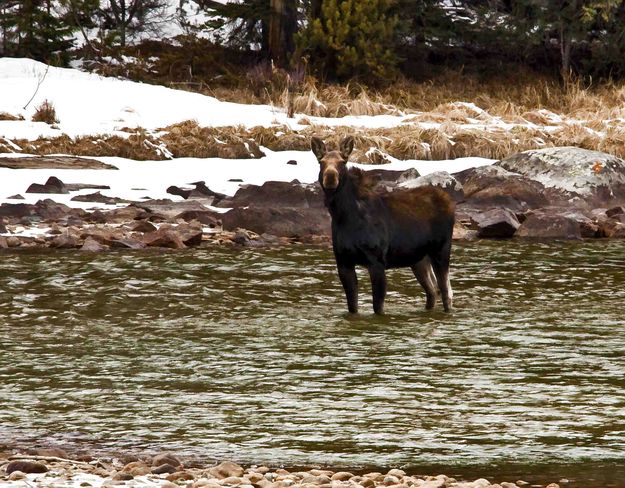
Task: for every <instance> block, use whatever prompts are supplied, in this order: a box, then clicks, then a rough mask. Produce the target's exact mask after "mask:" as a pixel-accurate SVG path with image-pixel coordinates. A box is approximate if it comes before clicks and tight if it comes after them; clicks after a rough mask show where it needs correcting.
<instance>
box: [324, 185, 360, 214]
mask: <svg viewBox="0 0 625 488" xmlns="http://www.w3.org/2000/svg"><path fill="white" fill-rule="evenodd" d="M325 204H326V207H328V210H329V212H330V215H331V216H332V220H333V221H336V222H349V221H357V220H358V217H359V216H360V207H359V205H358V196H357V192H356V186H355V184H354V182H353V181H352V179H351V178H350V177H349V175H348V176H346V177H345V179H344V180H343V181H341V183H340V184H339V186H338V188H337V189H336V190H334V191H332V192H329V191H325Z"/></svg>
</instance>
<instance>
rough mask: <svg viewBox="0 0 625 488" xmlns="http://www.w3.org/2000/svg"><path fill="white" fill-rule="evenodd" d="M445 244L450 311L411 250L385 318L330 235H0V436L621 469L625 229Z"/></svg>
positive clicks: (304, 456) (365, 460)
mask: <svg viewBox="0 0 625 488" xmlns="http://www.w3.org/2000/svg"><path fill="white" fill-rule="evenodd" d="M453 261H454V263H453V265H454V267H453V274H452V283H453V286H454V291H455V305H456V309H455V311H454V312H453V313H452V314H450V315H448V314H444V313H443V312H442V310H441V309H440V308H439V307H440V305H439V306H438V307H437V310H436V311H434V312H426V311H425V310H423V305H424V300H425V298H424V296H423V294H422V292H421V290H420V289H419V287H418V285H417V284H416V281H415V280H414V277H412V275H411V273H410V272H407V271H404V270H398V271H392V272H390V273H389V296H388V298H387V305H386V310H387V315H386V316H384V317H382V318H379V317H375V316H373V315H372V313H371V311H370V309H371V306H370V296H369V286H368V283H367V282H366V281H364V279H365V276H364V274H363V273H361V274H359V276H360V278H361V283H362V286H361V295H360V301H361V311H362V313H361V314H360V315H359V316H355V317H350V316H348V315H346V314H345V313H344V309H345V305H344V299H343V294H342V290H341V289H340V285H339V283H338V278H337V277H336V274H335V270H334V262H333V258H332V256H331V253H330V252H329V251H327V250H325V249H307V248H297V247H295V248H291V249H281V250H279V251H267V250H265V251H256V250H244V251H240V250H239V251H235V250H227V249H203V250H195V251H188V252H178V253H164V254H163V253H153V254H150V253H145V252H141V253H119V254H117V253H106V254H95V255H91V254H79V253H60V252H57V253H53V254H41V253H39V254H24V253H21V254H15V253H10V254H0V346H1V349H0V444H1V443H2V439H4V441H5V443H7V442H8V443H9V444H10V443H11V442H14V443H23V444H33V443H45V442H50V443H57V444H59V445H64V446H81V445H84V446H91V447H92V448H96V447H97V448H100V449H123V450H134V451H152V450H162V449H172V450H175V451H177V452H180V453H183V454H188V455H194V456H199V457H201V458H205V459H224V458H228V459H233V460H236V461H239V462H243V463H246V462H247V463H252V462H255V463H263V462H264V463H270V464H272V465H276V464H283V465H289V466H294V465H312V464H326V465H331V466H350V467H357V466H371V465H374V466H390V465H393V466H403V467H420V466H421V467H422V466H437V467H440V468H441V470H443V471H449V469H445V467H450V466H453V469H458V470H462V469H465V472H467V471H466V470H471V469H472V468H473V467H479V466H489V467H490V468H489V469H491V470H493V472H495V471H497V469H499V471H497V472H501V473H504V472H506V469H509V470H510V469H511V470H512V471H511V472H514V469H513V468H510V466H530V465H531V466H536V467H537V468H536V470H537V471H540V470H547V471H549V469H551V468H549V466H552V465H560V463H565V464H567V465H568V466H569V467H577V468H575V469H578V468H579V471H580V472H579V473H577V474H576V476H580V477H582V478H583V477H584V476H586V478H587V479H591V478H592V477H597V476H598V477H601V476H603V477H604V478H602V479H603V482H605V483H606V484H605V485H601V486H608V484H607V483H608V482H610V483H616V484H613V485H612V486H617V485H618V478H619V477H620V476H621V475H622V477H623V481H624V483H625V470H623V468H619V466H621V465H623V464H625V389H624V387H625V358H624V355H623V351H624V349H625V242H593V243H574V244H569V243H552V244H524V243H518V242H513V243H502V242H495V243H493V242H480V243H477V244H471V245H466V246H456V247H455V249H454V253H453ZM94 446H95V447H94ZM0 447H1V446H0ZM495 466H499V468H495ZM506 466H508V468H506ZM539 466H540V468H539ZM584 466H585V467H586V468H587V469H583V467H584ZM606 466H607V467H606ZM591 467H592V469H591ZM450 469H451V468H450ZM476 469H477V468H476ZM523 469H527V468H523ZM571 469H573V468H571ZM575 469H574V470H575ZM619 469H621V471H619ZM556 471H557V470H556ZM584 473H585V474H584ZM589 473H590V474H589ZM609 473H612V474H609ZM614 473H621V474H618V475H617V474H614ZM562 474H564V475H565V474H566V473H562ZM615 476H616V478H614V477H615ZM615 480H616V481H615ZM584 486H586V485H584ZM618 486H622V485H618Z"/></svg>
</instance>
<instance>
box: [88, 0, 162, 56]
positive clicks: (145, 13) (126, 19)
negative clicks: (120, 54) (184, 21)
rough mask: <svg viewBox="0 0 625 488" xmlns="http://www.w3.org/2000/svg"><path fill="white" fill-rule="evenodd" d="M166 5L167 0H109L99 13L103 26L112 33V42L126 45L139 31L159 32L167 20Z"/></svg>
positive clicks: (122, 45) (104, 3)
mask: <svg viewBox="0 0 625 488" xmlns="http://www.w3.org/2000/svg"><path fill="white" fill-rule="evenodd" d="M166 6H167V1H166V0H107V1H105V2H103V3H102V6H101V9H100V13H99V15H100V17H101V28H102V29H103V30H104V31H109V32H110V33H111V34H112V38H111V39H110V40H111V41H112V42H118V43H119V45H120V46H121V47H126V44H127V42H128V39H129V38H130V37H132V36H135V35H136V34H138V33H141V32H150V31H152V34H157V33H158V30H159V28H160V26H161V25H162V24H163V23H164V22H166V20H167V19H166V18H165V15H166V14H165V11H166Z"/></svg>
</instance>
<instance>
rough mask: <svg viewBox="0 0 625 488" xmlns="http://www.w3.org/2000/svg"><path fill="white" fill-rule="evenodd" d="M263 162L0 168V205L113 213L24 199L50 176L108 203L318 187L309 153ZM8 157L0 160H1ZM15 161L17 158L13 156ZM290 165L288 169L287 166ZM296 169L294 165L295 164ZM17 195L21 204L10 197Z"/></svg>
mask: <svg viewBox="0 0 625 488" xmlns="http://www.w3.org/2000/svg"><path fill="white" fill-rule="evenodd" d="M263 151H265V152H266V154H267V156H265V157H264V158H261V159H195V158H183V159H173V160H167V161H133V160H129V159H122V158H93V159H97V160H99V161H101V162H103V163H107V164H110V165H112V166H113V167H116V168H118V171H111V170H90V169H77V170H70V169H8V168H0V204H2V203H36V202H37V201H38V200H41V199H42V198H43V197H45V198H51V199H53V200H54V201H56V202H58V203H63V204H65V205H68V206H70V207H73V208H84V209H87V208H114V207H113V206H111V205H106V204H101V203H85V202H78V201H75V200H72V198H74V197H75V196H77V195H84V194H88V193H93V190H89V189H85V190H79V191H76V192H71V193H70V194H49V195H48V194H46V195H42V194H40V193H25V192H26V189H27V188H28V187H29V186H30V185H31V184H32V183H40V184H43V183H44V182H45V181H46V180H47V179H48V178H49V177H50V176H56V177H57V178H59V179H60V180H62V181H63V182H65V183H84V184H97V185H105V186H109V187H110V189H109V190H101V193H102V194H103V195H105V196H109V197H118V198H123V199H127V200H134V201H141V200H144V199H146V197H149V198H151V199H160V198H169V199H172V200H174V201H181V200H182V198H181V197H179V196H174V195H171V194H168V193H167V191H166V190H167V188H168V187H169V186H171V185H176V186H188V185H190V184H192V183H194V182H196V181H204V182H205V183H206V185H207V186H208V187H209V188H210V189H211V190H213V191H215V192H219V193H224V194H226V195H234V193H235V192H236V191H237V190H238V189H239V187H240V186H241V185H245V184H254V185H262V184H263V183H265V182H266V181H292V180H298V181H300V182H301V183H312V182H314V181H317V176H318V172H319V164H318V163H317V160H316V158H315V157H314V155H313V154H312V152H308V151H284V152H273V151H270V150H268V149H266V148H263ZM4 156H9V155H6V154H0V157H4ZM11 156H12V157H17V156H16V155H11ZM493 162H494V160H490V159H484V158H461V159H456V160H448V161H399V160H394V161H393V162H392V163H390V164H384V165H375V166H372V165H355V166H359V167H361V168H363V169H365V170H368V169H383V170H406V169H410V168H416V169H417V171H419V173H420V174H422V175H426V174H429V173H432V172H435V171H447V172H449V173H454V172H457V171H462V170H464V169H467V168H472V167H478V166H484V165H489V164H492V163H493ZM289 163H290V164H289ZM293 163H296V164H293ZM16 194H17V195H21V196H22V197H24V199H23V200H14V199H10V198H9V197H12V196H15V195H16Z"/></svg>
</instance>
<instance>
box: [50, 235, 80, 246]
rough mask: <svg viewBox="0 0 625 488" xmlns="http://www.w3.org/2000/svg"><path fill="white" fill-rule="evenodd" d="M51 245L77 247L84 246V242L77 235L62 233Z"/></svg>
mask: <svg viewBox="0 0 625 488" xmlns="http://www.w3.org/2000/svg"><path fill="white" fill-rule="evenodd" d="M49 246H50V247H51V248H53V249H76V248H78V247H81V246H82V242H81V241H80V239H78V238H77V237H76V236H73V235H70V234H61V235H59V236H57V237H55V238H53V239H52V240H51V241H50V244H49Z"/></svg>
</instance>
